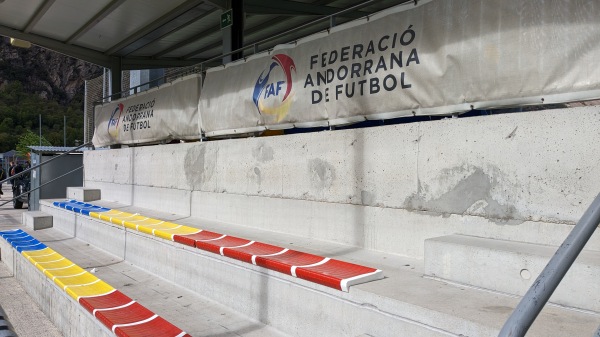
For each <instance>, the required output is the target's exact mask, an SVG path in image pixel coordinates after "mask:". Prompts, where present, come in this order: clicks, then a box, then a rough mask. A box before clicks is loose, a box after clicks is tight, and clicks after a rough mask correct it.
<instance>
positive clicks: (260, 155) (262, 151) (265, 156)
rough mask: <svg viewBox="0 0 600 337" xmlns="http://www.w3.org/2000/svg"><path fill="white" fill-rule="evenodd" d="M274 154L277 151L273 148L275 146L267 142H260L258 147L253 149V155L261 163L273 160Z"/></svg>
mask: <svg viewBox="0 0 600 337" xmlns="http://www.w3.org/2000/svg"><path fill="white" fill-rule="evenodd" d="M274 154H275V151H274V150H273V148H272V147H270V146H267V145H265V144H259V145H258V146H257V147H255V148H254V149H252V155H253V156H254V158H255V159H256V160H257V161H259V162H261V163H265V162H268V161H271V160H273V156H274Z"/></svg>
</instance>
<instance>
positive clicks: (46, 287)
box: [0, 229, 286, 337]
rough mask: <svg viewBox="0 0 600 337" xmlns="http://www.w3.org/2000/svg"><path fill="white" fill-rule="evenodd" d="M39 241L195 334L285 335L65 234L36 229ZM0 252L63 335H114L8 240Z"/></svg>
mask: <svg viewBox="0 0 600 337" xmlns="http://www.w3.org/2000/svg"><path fill="white" fill-rule="evenodd" d="M35 238H36V239H38V240H40V241H42V242H43V243H44V244H46V245H47V246H48V247H50V248H52V249H53V250H55V251H56V252H60V255H62V256H63V257H65V258H67V259H68V260H70V261H72V262H73V263H75V264H76V265H79V266H81V267H82V268H84V269H85V270H87V271H88V272H90V273H92V274H93V275H95V276H97V277H98V278H101V279H102V280H103V281H104V282H106V283H108V284H110V285H112V286H114V287H115V288H117V289H118V290H120V291H121V292H122V293H123V294H125V295H126V296H128V297H130V298H131V299H133V300H135V301H136V302H137V303H140V304H142V305H144V306H145V307H146V308H148V309H150V310H151V311H153V312H154V313H156V314H158V315H159V316H161V317H163V318H164V319H166V320H168V321H169V322H171V323H173V324H175V325H176V326H178V327H181V328H182V329H185V330H186V331H187V332H188V333H189V334H190V335H192V336H240V335H247V336H256V337H257V336H268V337H283V336H286V335H285V334H283V333H281V332H279V331H277V330H275V329H273V328H271V327H269V326H266V325H264V324H261V323H259V322H257V321H255V320H252V319H248V318H247V317H244V316H243V315H240V314H239V313H236V312H234V311H232V310H230V309H228V308H226V307H224V306H222V305H220V304H218V303H215V302H214V301H211V300H209V299H206V298H203V297H201V296H198V294H195V293H193V292H190V291H188V290H186V289H183V288H181V287H178V286H177V285H174V284H172V283H170V282H168V281H165V280H164V279H162V278H160V277H157V276H155V275H152V274H150V273H148V272H146V271H143V270H141V269H139V268H136V267H135V266H133V265H131V264H130V263H128V262H125V261H123V260H121V259H119V258H118V257H116V256H114V255H112V254H109V253H106V252H104V251H102V250H99V249H97V248H94V247H93V246H90V245H89V244H87V243H85V242H82V241H81V240H79V239H76V238H73V237H71V236H69V235H67V234H65V233H63V232H61V231H58V230H55V229H47V230H44V231H38V232H36V233H35ZM0 249H2V252H3V262H6V260H12V264H11V265H12V273H14V274H15V277H16V278H17V279H18V280H19V282H20V283H21V284H22V285H23V287H24V288H25V289H26V291H27V292H28V293H29V294H30V295H31V296H32V297H33V298H34V300H35V301H36V302H37V303H38V305H39V306H40V307H41V308H42V311H43V312H44V313H45V314H46V315H47V316H48V317H50V318H51V320H52V321H53V323H54V324H55V325H56V326H57V328H58V329H59V330H60V331H61V333H63V334H64V336H65V337H79V336H112V335H114V334H113V333H112V332H110V330H108V329H106V328H105V327H104V326H103V325H102V324H101V323H100V322H99V321H98V320H96V319H95V318H94V317H93V316H92V315H91V314H90V313H89V312H88V311H86V309H85V308H84V306H82V305H80V304H78V303H76V302H75V301H74V300H73V299H72V298H71V297H69V295H67V293H66V292H65V291H64V290H63V289H62V288H60V287H57V286H56V284H55V282H52V281H51V280H49V279H48V278H47V277H46V276H45V275H44V274H43V273H42V272H41V271H40V270H39V269H38V268H36V266H34V265H33V264H32V263H31V261H28V260H27V258H26V257H25V256H24V255H22V254H19V253H17V252H16V250H12V249H10V246H9V244H8V242H6V241H4V240H2V239H0ZM38 267H39V266H38ZM117 332H118V331H117Z"/></svg>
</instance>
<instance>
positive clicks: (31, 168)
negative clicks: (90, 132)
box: [0, 142, 92, 206]
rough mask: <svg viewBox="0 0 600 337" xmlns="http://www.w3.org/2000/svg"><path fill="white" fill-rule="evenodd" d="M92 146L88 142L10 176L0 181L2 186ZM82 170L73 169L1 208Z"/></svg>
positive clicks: (14, 197) (13, 198)
mask: <svg viewBox="0 0 600 337" xmlns="http://www.w3.org/2000/svg"><path fill="white" fill-rule="evenodd" d="M91 145H92V142H88V143H85V144H83V145H79V146H77V147H74V148H72V149H70V150H69V151H67V152H64V153H61V154H59V155H58V156H56V157H52V158H50V159H48V160H46V161H45V162H42V163H39V164H37V165H34V166H32V167H30V168H27V169H25V170H23V171H21V172H19V173H17V174H14V175H12V176H10V177H8V178H6V179H4V180H0V185H1V184H4V183H6V182H9V181H11V180H13V179H18V178H19V177H21V176H23V175H26V174H28V173H30V172H31V171H33V170H35V169H37V168H39V167H42V166H44V165H46V164H48V163H50V162H52V161H54V160H56V159H58V158H62V157H64V156H66V155H69V154H71V153H73V152H76V151H77V150H79V149H81V148H84V147H90V146H91ZM82 168H83V166H80V167H78V168H75V169H73V170H71V171H69V172H67V173H65V174H62V175H60V176H58V177H56V178H54V179H52V180H49V181H47V182H45V183H43V184H41V185H40V186H38V187H36V188H34V189H32V190H28V191H27V192H24V193H21V194H19V195H17V196H15V195H13V197H12V199H10V200H8V201H5V202H4V203H2V204H0V206H4V205H6V204H8V203H10V202H13V201H14V200H15V199H18V198H20V197H22V196H24V195H27V194H29V193H31V192H33V191H37V190H39V189H40V188H42V187H44V186H46V185H48V184H50V183H52V182H54V181H56V180H58V179H60V178H63V177H66V176H68V175H69V174H71V173H73V172H75V171H77V170H81V169H82Z"/></svg>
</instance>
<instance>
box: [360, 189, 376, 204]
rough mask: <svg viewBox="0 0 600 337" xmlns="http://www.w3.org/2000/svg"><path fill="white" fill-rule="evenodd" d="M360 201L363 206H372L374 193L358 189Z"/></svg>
mask: <svg viewBox="0 0 600 337" xmlns="http://www.w3.org/2000/svg"><path fill="white" fill-rule="evenodd" d="M360 202H361V204H363V205H364V206H374V205H373V204H374V203H375V195H373V193H371V192H369V191H360Z"/></svg>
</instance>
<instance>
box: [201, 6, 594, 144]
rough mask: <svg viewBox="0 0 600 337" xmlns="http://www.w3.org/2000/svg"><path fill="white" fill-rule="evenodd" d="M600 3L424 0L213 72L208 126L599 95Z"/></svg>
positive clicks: (381, 115) (205, 116) (207, 89)
mask: <svg viewBox="0 0 600 337" xmlns="http://www.w3.org/2000/svg"><path fill="white" fill-rule="evenodd" d="M599 18H600V2H598V1H591V0H572V1H564V0H546V1H542V0H532V1H522V0H505V1H485V0H453V1H443V0H429V1H427V0H424V1H419V2H418V5H417V6H415V5H414V3H412V2H411V3H410V4H405V5H401V6H398V7H395V8H393V9H390V10H387V11H386V12H383V13H379V14H377V15H374V16H371V17H370V18H369V19H361V20H358V21H354V22H352V23H350V24H347V25H343V26H339V27H335V28H333V29H331V30H330V32H323V33H320V34H317V35H314V36H311V37H308V38H305V39H302V40H299V41H298V42H297V43H295V44H292V45H283V46H279V47H277V48H275V49H274V50H272V51H270V52H269V54H264V53H263V54H260V55H256V56H253V57H250V58H248V59H247V60H246V61H241V62H235V63H231V64H228V65H227V66H226V67H225V68H219V69H214V70H210V71H209V72H208V73H207V78H206V81H205V84H204V87H203V92H202V95H201V99H200V113H201V119H202V128H203V130H204V131H205V132H206V135H207V136H218V135H224V134H233V133H245V132H254V131H260V130H264V129H267V128H268V129H278V128H290V127H294V126H296V127H303V126H316V125H336V124H345V123H351V122H356V121H362V120H365V119H386V118H395V117H401V116H412V115H428V114H448V113H452V112H463V111H468V110H471V109H477V108H492V107H501V106H510V105H517V104H518V105H523V104H543V103H553V102H565V101H574V100H582V99H592V98H598V97H600V80H598V79H600V67H598V66H597V65H598V60H600V19H599Z"/></svg>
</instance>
